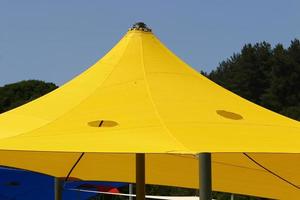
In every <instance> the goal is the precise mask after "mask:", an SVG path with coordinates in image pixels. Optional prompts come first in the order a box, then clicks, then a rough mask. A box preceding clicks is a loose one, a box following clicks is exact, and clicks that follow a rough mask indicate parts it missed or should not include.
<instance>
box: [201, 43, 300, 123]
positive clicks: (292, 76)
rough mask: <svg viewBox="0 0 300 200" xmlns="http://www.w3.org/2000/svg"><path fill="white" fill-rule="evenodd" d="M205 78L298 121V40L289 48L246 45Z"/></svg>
mask: <svg viewBox="0 0 300 200" xmlns="http://www.w3.org/2000/svg"><path fill="white" fill-rule="evenodd" d="M207 76H208V77H209V78H210V79H211V80H213V81H214V82H216V83H218V84H220V85H221V86H223V87H225V88H227V89H229V90H231V91H233V92H235V93H236V94H238V95H240V96H242V97H244V98H246V99H248V100H250V101H252V102H255V103H257V104H259V105H261V106H263V107H266V108H269V109H271V110H273V111H275V112H278V113H281V114H283V115H286V116H288V117H291V118H294V119H297V120H300V41H299V40H298V39H295V40H293V41H292V42H291V44H290V46H289V47H288V48H286V49H285V48H284V47H283V45H281V44H278V45H276V46H275V47H274V48H272V47H271V45H270V44H269V43H267V42H261V43H256V44H255V45H251V44H247V45H245V46H244V47H243V48H242V50H241V52H240V53H237V54H234V55H233V56H231V57H230V58H229V59H227V60H226V61H223V62H221V63H220V65H219V66H218V67H217V69H216V70H213V71H212V72H211V73H209V74H207Z"/></svg>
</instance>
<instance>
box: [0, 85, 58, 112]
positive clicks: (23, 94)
mask: <svg viewBox="0 0 300 200" xmlns="http://www.w3.org/2000/svg"><path fill="white" fill-rule="evenodd" d="M56 88H57V86H56V85H55V84H54V83H46V82H44V81H38V80H28V81H20V82H17V83H13V84H8V85H4V86H3V87H0V113H2V112H5V111H7V110H10V109H13V108H15V107H18V106H20V105H22V104H24V103H27V102H29V101H32V100H34V99H36V98H38V97H40V96H42V95H44V94H47V93H48V92H50V91H52V90H54V89H56Z"/></svg>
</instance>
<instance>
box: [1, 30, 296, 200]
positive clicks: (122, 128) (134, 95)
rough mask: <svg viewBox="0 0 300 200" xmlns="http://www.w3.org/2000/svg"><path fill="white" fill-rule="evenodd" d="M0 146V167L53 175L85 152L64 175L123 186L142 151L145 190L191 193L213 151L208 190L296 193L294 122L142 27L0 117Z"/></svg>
mask: <svg viewBox="0 0 300 200" xmlns="http://www.w3.org/2000/svg"><path fill="white" fill-rule="evenodd" d="M57 73H59V72H57ZM0 149H1V151H0V158H1V159H0V165H5V166H12V167H17V168H24V169H29V170H32V171H36V172H40V173H45V174H49V175H53V176H57V177H65V176H67V174H68V173H69V171H70V169H71V168H72V166H73V165H74V163H75V162H76V161H77V160H78V159H79V157H80V156H82V154H81V153H82V152H85V154H84V155H83V156H82V158H81V160H80V162H79V163H78V165H77V166H76V167H75V169H74V170H73V171H72V173H71V177H76V178H80V179H86V180H110V181H126V182H134V180H135V165H134V163H135V160H134V159H135V157H134V153H147V155H146V182H147V183H148V184H160V185H173V186H182V187H190V188H198V170H197V168H198V161H197V158H196V156H195V155H196V154H197V153H200V152H213V154H212V160H213V163H212V168H213V169H212V170H213V189H214V190H216V191H226V192H233V193H240V194H249V195H256V196H263V197H271V198H280V199H284V198H289V199H295V198H299V196H300V190H299V185H300V173H299V172H298V166H300V156H299V155H300V154H298V153H300V123H299V122H297V121H294V120H292V119H289V118H286V117H284V116H281V115H279V114H276V113H274V112H271V111H269V110H267V109H265V108H262V107H260V106H257V105H255V104H253V103H251V102H249V101H247V100H245V99H243V98H241V97H239V96H237V95H235V94H233V93H231V92H229V91H227V90H226V89H224V88H222V87H220V86H218V85H217V84H215V83H213V82H211V81H210V80H208V79H207V78H205V77H204V76H202V75H200V74H199V73H197V72H196V71H194V70H193V69H192V68H190V67H189V66H188V65H187V64H185V63H184V62H183V61H181V60H180V59H179V58H178V57H176V56H175V55H174V54H173V53H172V52H170V51H169V50H168V49H167V48H166V47H165V46H164V45H163V44H162V43H161V42H160V41H159V40H158V39H157V38H156V37H155V35H154V34H152V33H151V32H147V31H144V30H130V31H128V33H127V34H126V35H125V36H124V37H123V38H122V39H121V41H120V42H119V43H118V44H117V45H116V46H115V47H114V48H113V49H112V50H111V51H110V52H109V53H108V54H107V55H105V56H104V57H103V58H102V59H101V60H100V61H98V62H97V63H96V64H95V65H93V66H92V67H91V68H89V69H88V70H87V71H85V72H84V73H82V74H81V75H79V76H78V77H76V78H74V79H73V80H71V81H70V82H68V83H67V84H65V85H63V86H62V87H60V88H59V89H57V90H55V91H53V92H51V93H49V94H47V95H45V96H43V97H41V98H39V99H37V100H34V101H32V102H30V103H28V104H26V105H24V106H21V107H19V108H16V109H14V110H11V111H9V112H6V113H4V114H2V115H0ZM242 152H247V153H242ZM287 194H288V195H287Z"/></svg>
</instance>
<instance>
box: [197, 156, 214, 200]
mask: <svg viewBox="0 0 300 200" xmlns="http://www.w3.org/2000/svg"><path fill="white" fill-rule="evenodd" d="M211 182H212V181H211V154H210V153H200V154H199V184H200V200H211V199H212V189H211V185H212V184H211Z"/></svg>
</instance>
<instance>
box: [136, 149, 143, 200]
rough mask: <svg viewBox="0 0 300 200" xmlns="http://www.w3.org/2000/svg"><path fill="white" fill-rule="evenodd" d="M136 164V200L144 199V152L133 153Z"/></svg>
mask: <svg viewBox="0 0 300 200" xmlns="http://www.w3.org/2000/svg"><path fill="white" fill-rule="evenodd" d="M135 159H136V160H135V164H136V168H135V170H136V200H145V154H144V153H137V154H136V155H135Z"/></svg>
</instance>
